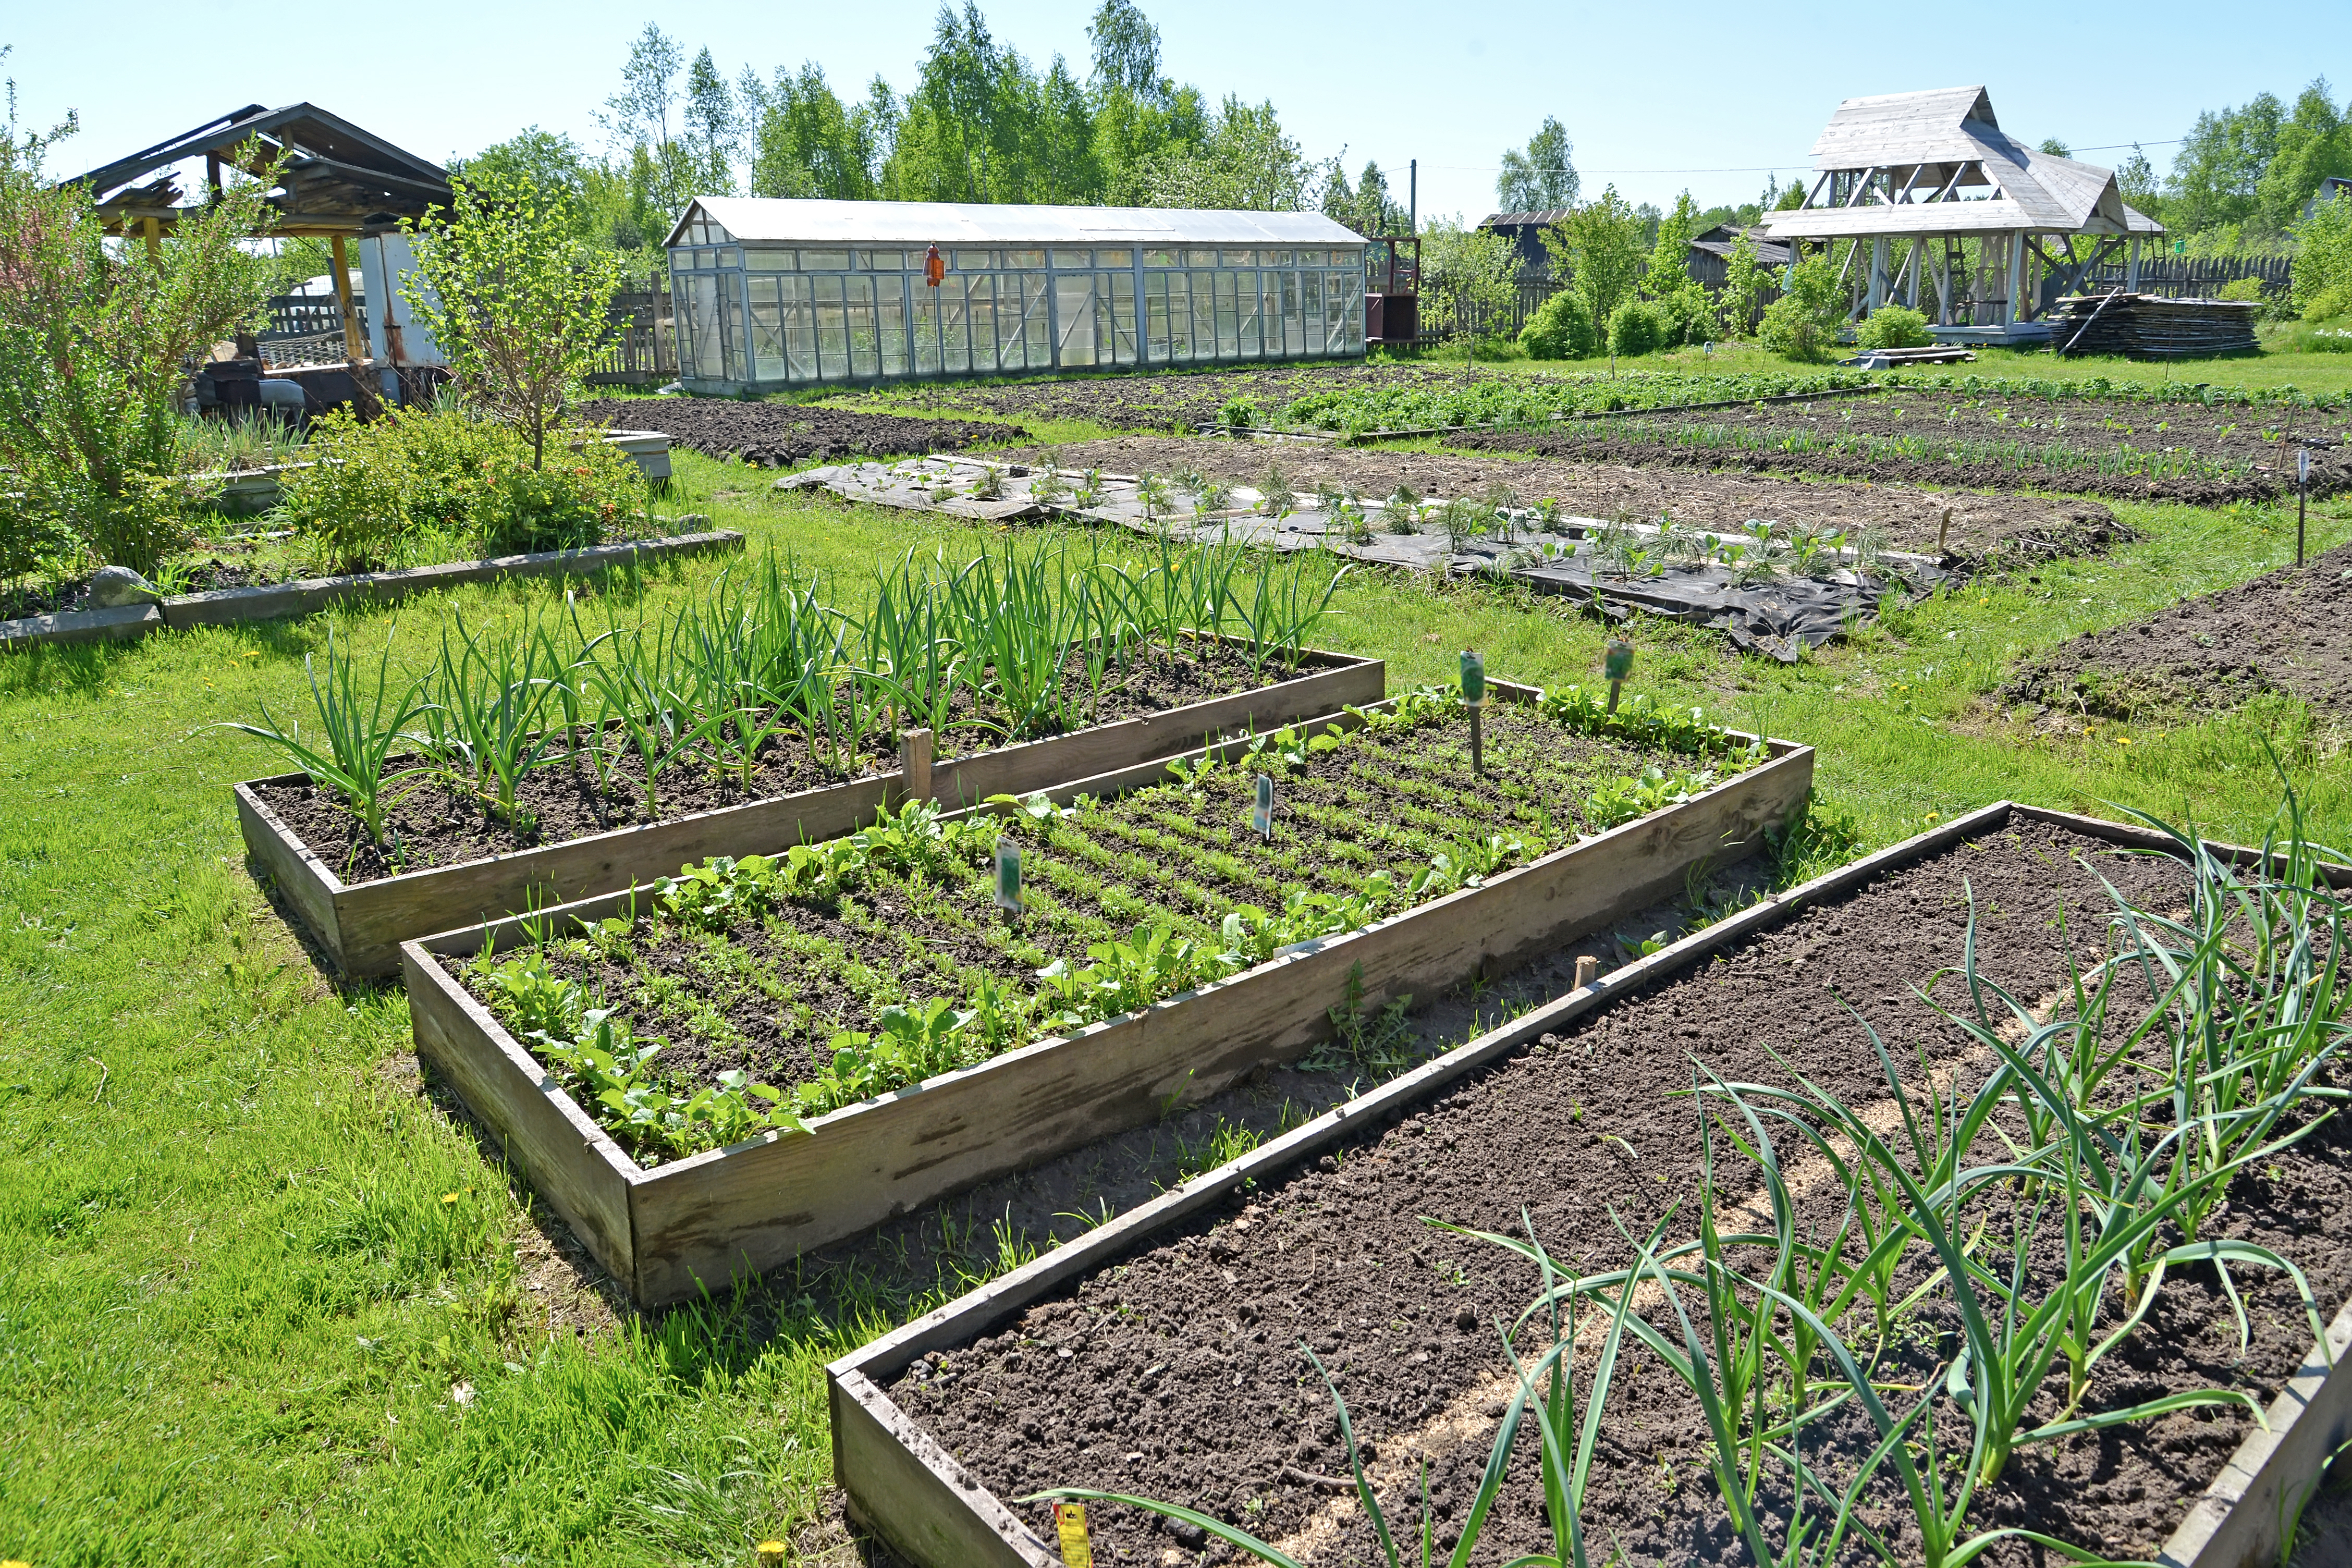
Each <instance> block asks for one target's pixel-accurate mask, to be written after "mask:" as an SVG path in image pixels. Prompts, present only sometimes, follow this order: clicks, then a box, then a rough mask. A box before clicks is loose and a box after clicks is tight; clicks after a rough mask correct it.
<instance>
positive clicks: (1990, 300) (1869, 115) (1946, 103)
mask: <svg viewBox="0 0 2352 1568" xmlns="http://www.w3.org/2000/svg"><path fill="white" fill-rule="evenodd" d="M1813 168H1814V170H1815V176H1814V180H1813V185H1812V189H1811V191H1810V192H1808V193H1807V195H1806V197H1805V202H1804V205H1802V206H1800V207H1794V208H1790V210H1788V211H1785V212H1773V213H1767V214H1765V215H1764V218H1763V225H1764V228H1765V230H1766V232H1767V233H1769V235H1770V236H1771V237H1773V238H1774V239H1777V240H1784V241H1786V242H1788V243H1789V244H1790V247H1792V249H1793V250H1794V251H1795V253H1796V254H1798V255H1799V256H1800V257H1801V256H1802V254H1803V251H1804V248H1805V247H1807V246H1809V245H1824V244H1825V245H1829V246H1831V247H1832V250H1834V248H1835V247H1836V245H1837V244H1838V243H1839V242H1840V241H1848V240H1850V241H1853V242H1854V243H1853V246H1852V247H1851V248H1850V249H1849V250H1848V251H1847V253H1846V258H1845V263H1844V273H1843V279H1844V281H1845V283H1846V285H1847V287H1848V289H1849V290H1850V291H1851V296H1852V300H1853V315H1855V316H1857V317H1859V316H1862V315H1864V314H1866V313H1867V312H1869V311H1871V310H1876V309H1877V308H1878V307H1879V306H1881V305H1883V304H1886V303H1889V302H1895V303H1901V304H1905V305H1908V306H1910V307H1912V308H1913V309H1915V310H1920V311H1921V312H1923V313H1924V314H1925V315H1926V316H1927V318H1928V320H1929V321H1930V322H1931V323H1932V324H1933V326H1934V330H1935V332H1936V336H1937V338H1938V339H1939V340H1941V341H1943V342H1989V343H2001V342H2040V341H2042V340H2045V339H2047V338H2048V337H2049V335H2050V328H2049V323H2048V322H2047V321H2045V320H2043V319H2042V318H2043V314H2044V312H2045V311H2047V310H2049V309H2050V307H2051V306H2052V305H2053V304H2054V303H2055V302H2056V300H2058V299H2059V298H2060V297H2061V296H2062V295H2064V294H2069V293H2073V292H2074V291H2075V290H2076V289H2079V288H2080V287H2081V285H2082V281H2083V279H2084V278H2085V277H2086V276H2088V275H2089V273H2090V271H2091V269H2092V268H2094V267H2095V266H2097V265H2098V264H2099V263H2101V262H2103V261H2105V260H2106V259H2107V258H2109V257H2111V256H2112V255H2113V254H2114V253H2115V252H2116V249H2117V248H2118V247H2128V253H2129V261H2128V268H2129V283H2128V285H2127V286H2128V287H2130V288H2132V289H2137V287H2138V286H2139V277H2138V274H2139V247H2140V240H2141V238H2142V237H2144V236H2147V235H2152V234H2162V233H2163V232H2164V226H2163V225H2161V224H2159V223H2158V222H2157V221H2156V220H2155V219H2153V218H2151V217H2149V216H2147V215H2146V214H2144V213H2139V212H2136V211H2134V210H2133V209H2132V208H2130V207H2128V206H2126V205H2124V200H2123V196H2122V194H2121V193H2120V192H2119V191H2118V190H2117V189H2116V176H2115V172H2114V171H2113V170H2111V169H2104V168H2101V167H2099V166H2098V165H2097V164H2095V163H2082V162H2079V161H2078V160H2075V159H2073V158H2061V157H2057V156H2055V155H2053V154H2052V153H2042V152H2039V151H2037V150H2035V149H2034V148H2032V147H2029V146H2027V145H2026V144H2025V143H2024V142H2020V141H2019V140H2017V138H2015V137H2013V136H2011V135H2010V134H2009V133H2008V132H2005V131H2003V130H2001V128H2000V123H1999V121H1996V120H1995V119H1994V118H1993V111H1992V100H1990V98H1989V97H1987V96H1986V93H1985V89H1983V88H1981V87H1957V88H1941V89H1936V90H1934V91H1930V92H1898V93H1889V94H1886V95H1884V96H1881V97H1876V98H1850V99H1847V100H1845V101H1844V102H1843V103H1841V104H1839V105H1838V110H1837V112H1836V113H1835V114H1834V115H1832V116H1831V118H1830V122H1829V126H1828V128H1827V129H1825V130H1824V131H1822V134H1821V138H1820V140H1819V141H1817V142H1814V143H1813ZM1864 242H1866V243H1864ZM2035 263H2039V264H2041V265H2040V268H2038V271H2039V276H2038V278H2037V276H2036V272H2037V268H2036V267H2035V265H2034V264H2035Z"/></svg>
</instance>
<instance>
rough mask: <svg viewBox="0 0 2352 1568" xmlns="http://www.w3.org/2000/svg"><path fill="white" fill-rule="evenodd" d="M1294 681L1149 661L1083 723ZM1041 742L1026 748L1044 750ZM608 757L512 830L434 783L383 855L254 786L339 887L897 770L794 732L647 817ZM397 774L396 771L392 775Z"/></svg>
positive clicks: (1233, 660) (355, 831)
mask: <svg viewBox="0 0 2352 1568" xmlns="http://www.w3.org/2000/svg"><path fill="white" fill-rule="evenodd" d="M1296 674H1297V670H1296V669H1295V668H1291V667H1289V666H1284V665H1278V664H1276V663H1273V662H1271V661H1269V662H1268V663H1267V664H1266V665H1265V666H1263V667H1262V668H1257V669H1253V668H1251V663H1250V659H1249V656H1248V655H1247V654H1246V653H1245V652H1244V651H1241V650H1238V649H1235V648H1232V647H1222V646H1220V647H1207V648H1200V647H1195V648H1192V649H1189V650H1187V651H1186V652H1185V653H1182V654H1170V653H1167V652H1166V651H1164V650H1160V651H1155V652H1153V653H1151V654H1150V655H1148V656H1147V657H1146V658H1144V659H1143V660H1142V661H1141V662H1139V664H1138V665H1137V666H1136V667H1135V668H1134V669H1133V670H1132V671H1131V672H1130V674H1129V676H1128V677H1127V678H1126V679H1121V680H1118V681H1117V682H1116V683H1113V684H1110V685H1107V686H1106V687H1105V688H1104V689H1103V690H1102V691H1101V692H1100V693H1098V694H1097V697H1096V699H1095V701H1094V706H1093V709H1092V714H1093V722H1095V723H1101V724H1110V723H1117V722H1118V721H1122V720H1127V719H1137V718H1141V717H1143V716H1145V715H1147V714H1151V713H1164V712H1166V711H1168V710H1171V709H1173V708H1181V707H1184V706H1186V705H1188V704H1190V703H1194V702H1201V701H1205V700H1209V699H1212V698H1216V697H1223V696H1225V695H1227V694H1228V693H1232V692H1239V691H1248V690H1252V689H1257V688H1260V687H1265V686H1272V685H1274V684H1276V682H1278V681H1281V680H1284V679H1289V678H1290V677H1292V676H1294V675H1296ZM1066 691H1067V692H1068V694H1069V697H1070V700H1072V701H1073V702H1076V703H1078V704H1080V705H1083V704H1084V703H1085V701H1086V677H1085V672H1084V670H1083V669H1082V668H1080V667H1079V666H1078V665H1077V663H1076V660H1073V662H1072V667H1071V671H1070V674H1069V676H1068V679H1067V684H1066ZM957 702H958V713H959V717H960V718H961V719H969V720H973V721H984V720H986V719H988V718H989V717H990V715H989V714H987V713H984V712H981V711H979V710H976V709H975V708H974V706H973V704H972V701H971V695H970V693H969V692H965V693H961V694H959V696H958V698H957ZM1055 732H1057V731H1045V732H1044V733H1041V734H1039V735H1036V736H1032V737H1029V738H1030V739H1044V738H1045V734H1050V733H1055ZM960 733H961V735H962V736H964V737H967V738H966V739H963V740H961V741H959V739H958V734H957V733H950V734H948V735H943V736H941V737H940V741H939V744H940V748H941V750H940V759H941V760H942V761H944V760H946V759H948V758H950V757H954V756H958V755H961V754H964V753H965V752H973V751H979V750H982V749H983V747H984V745H985V744H986V742H983V741H981V740H980V739H978V738H977V737H978V735H980V734H982V733H985V731H961V732H960ZM608 744H609V746H610V748H611V749H612V750H613V751H614V752H617V755H614V757H613V758H612V763H611V767H610V769H609V771H608V773H607V778H606V782H605V783H604V784H603V785H601V786H600V785H599V784H598V781H597V778H596V776H595V772H594V770H593V768H592V767H591V766H590V765H589V764H588V763H584V762H582V763H571V764H567V765H558V766H553V767H547V768H541V769H540V770H538V771H536V772H534V773H530V774H528V775H527V776H526V777H525V779H524V781H523V784H522V787H521V788H520V790H519V791H518V792H517V797H516V798H517V803H518V805H520V808H521V809H520V814H519V820H517V821H511V822H510V821H509V820H507V819H505V818H503V817H501V816H498V815H496V814H494V813H493V812H492V810H491V809H490V808H489V806H488V804H487V803H485V802H483V801H482V800H480V799H478V798H477V797H475V796H474V795H471V794H469V793H467V792H466V791H464V790H461V789H458V788H457V787H455V786H454V785H451V784H446V783H443V782H441V781H439V780H437V779H436V780H433V781H430V782H428V783H426V784H425V785H424V786H423V787H421V788H419V789H417V790H416V791H415V793H413V794H411V795H408V796H406V797H405V798H404V800H403V801H402V802H401V803H400V804H399V805H395V806H394V807H393V808H392V809H391V810H390V811H388V812H387V813H386V814H385V818H384V821H385V833H384V838H385V844H383V845H378V844H376V843H375V842H374V841H373V840H372V839H370V838H369V837H368V835H367V830H366V828H365V826H363V825H362V823H361V821H360V819H359V817H358V816H355V815H354V814H353V813H352V810H351V808H350V807H349V806H348V805H345V804H344V802H343V800H342V798H341V796H340V795H337V794H335V793H334V792H333V791H331V790H325V789H321V788H320V787H319V786H318V785H316V784H310V783H308V782H304V783H299V784H271V783H263V784H256V785H255V786H254V788H255V792H256V793H257V794H258V795H260V796H261V799H262V801H263V803H264V804H265V805H268V807H269V808H270V809H271V810H272V811H274V812H276V813H277V814H278V816H279V818H280V819H281V820H283V821H284V822H285V824H286V825H287V826H289V827H290V828H292V829H293V830H294V833H295V834H296V836H297V837H299V838H300V839H301V840H302V842H303V844H304V845H305V846H307V847H309V848H310V852H311V853H312V854H314V855H317V856H318V857H319V858H320V859H321V860H323V861H325V862H326V863H327V864H328V865H329V866H330V867H331V868H334V869H335V872H336V874H337V875H338V876H340V877H341V878H342V879H344V880H345V881H347V882H356V881H362V880H367V879H374V878H378V877H389V876H395V875H398V874H400V873H403V872H408V871H421V870H425V869H426V868H431V867H435V866H450V865H457V864H459V863H462V862H464V861H468V860H478V859H480V858H483V857H484V856H488V855H501V854H507V853H509V852H511V851H513V850H518V849H530V848H533V847H538V846H540V845H545V844H561V843H562V842H564V841H565V840H567V839H571V838H578V837H584V836H586V835H589V834H594V833H607V832H610V831H612V830H613V829H614V828H617V827H629V826H636V825H638V824H641V823H646V822H661V821H668V820H671V819H673V818H676V817H680V816H689V815H691V814H693V813H695V812H698V811H711V810H716V809H718V808H719V807H721V806H730V805H742V804H743V803H745V802H747V801H753V800H763V799H767V798H770V797H772V796H776V795H791V794H794V793H796V792H798V791H801V790H808V789H814V788H817V787H818V786H820V785H823V784H838V783H842V782H844V781H845V780H849V779H854V778H864V777H868V776H871V775H872V774H875V773H887V772H890V771H891V770H892V769H894V768H896V767H897V766H898V736H897V735H896V734H895V733H893V732H890V731H883V730H877V731H876V732H875V733H873V734H872V735H870V736H868V737H867V738H866V744H865V746H864V748H863V750H862V751H861V752H860V753H859V754H858V755H857V756H856V757H855V758H850V759H845V760H844V761H842V762H838V763H836V762H835V761H833V760H831V759H827V758H822V757H819V756H816V755H814V753H812V752H810V751H809V749H808V746H807V742H805V741H804V740H803V738H802V737H801V736H800V734H799V733H798V732H797V731H787V732H786V733H784V734H782V735H779V736H775V737H772V738H771V739H769V740H767V741H765V742H762V743H761V746H760V748H759V751H758V752H757V753H756V754H755V758H754V762H753V766H752V772H751V780H750V782H749V784H746V782H745V780H744V779H743V777H742V775H741V774H740V773H725V774H721V773H717V772H715V771H713V770H711V769H709V768H694V767H690V766H686V767H677V768H673V769H670V770H667V771H666V772H664V773H663V774H662V775H661V777H660V778H659V779H658V780H656V789H655V798H656V803H657V805H658V806H659V808H660V809H659V810H658V812H656V813H648V812H647V811H646V790H645V768H644V763H643V762H642V761H641V760H640V759H639V758H638V757H637V756H636V754H635V752H631V751H629V750H628V749H627V748H626V747H625V746H624V745H622V744H621V742H620V737H618V736H617V735H615V736H614V738H613V739H612V741H611V742H609V743H608ZM397 765H399V764H395V766H397Z"/></svg>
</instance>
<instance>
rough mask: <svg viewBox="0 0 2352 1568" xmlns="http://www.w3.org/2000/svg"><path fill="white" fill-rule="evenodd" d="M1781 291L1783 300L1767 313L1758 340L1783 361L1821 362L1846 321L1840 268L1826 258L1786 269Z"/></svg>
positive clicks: (1797, 264)
mask: <svg viewBox="0 0 2352 1568" xmlns="http://www.w3.org/2000/svg"><path fill="white" fill-rule="evenodd" d="M1780 289H1781V293H1780V298H1779V299H1778V300H1773V301H1772V303H1771V306H1770V307H1769V309H1767V310H1765V312H1764V324H1763V328H1762V330H1761V331H1759V333H1758V334H1757V335H1758V337H1759V338H1760V339H1761V340H1762V341H1763V343H1764V346H1765V347H1766V348H1768V349H1769V350H1771V351H1772V352H1773V353H1777V354H1780V355H1781V356H1782V357H1784V358H1787V359H1794V360H1814V359H1820V358H1821V357H1822V355H1823V354H1824V353H1827V352H1828V349H1829V345H1830V344H1831V343H1832V342H1833V341H1835V338H1836V334H1837V329H1838V323H1839V322H1840V321H1843V320H1844V319H1845V310H1846V300H1845V290H1844V289H1843V288H1842V287H1841V286H1840V285H1839V283H1838V274H1837V268H1834V267H1832V265H1831V264H1830V258H1828V257H1826V256H1815V257H1811V258H1808V259H1806V260H1803V261H1800V262H1797V263H1795V264H1794V265H1792V266H1790V267H1789V268H1785V269H1783V271H1782V272H1781V275H1780Z"/></svg>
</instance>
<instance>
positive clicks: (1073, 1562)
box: [1054, 1502, 1095, 1568]
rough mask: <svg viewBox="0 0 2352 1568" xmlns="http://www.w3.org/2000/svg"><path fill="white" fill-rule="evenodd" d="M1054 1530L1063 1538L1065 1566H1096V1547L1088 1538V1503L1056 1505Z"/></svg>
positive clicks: (1060, 1503)
mask: <svg viewBox="0 0 2352 1568" xmlns="http://www.w3.org/2000/svg"><path fill="white" fill-rule="evenodd" d="M1054 1532H1055V1534H1056V1535H1059V1536H1060V1537H1061V1538H1062V1564H1063V1568H1095V1549H1094V1544H1093V1542H1089V1541H1088V1540H1087V1505H1086V1504H1084V1503H1082V1502H1057V1503H1055V1505H1054Z"/></svg>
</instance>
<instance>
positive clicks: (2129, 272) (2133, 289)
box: [2124, 235, 2139, 294]
mask: <svg viewBox="0 0 2352 1568" xmlns="http://www.w3.org/2000/svg"><path fill="white" fill-rule="evenodd" d="M2124 292H2126V293H2127V294H2137V293H2138V292H2139V236H2137V235H2133V236H2132V237H2131V259H2130V260H2128V261H2126V263H2125V264H2124Z"/></svg>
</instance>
